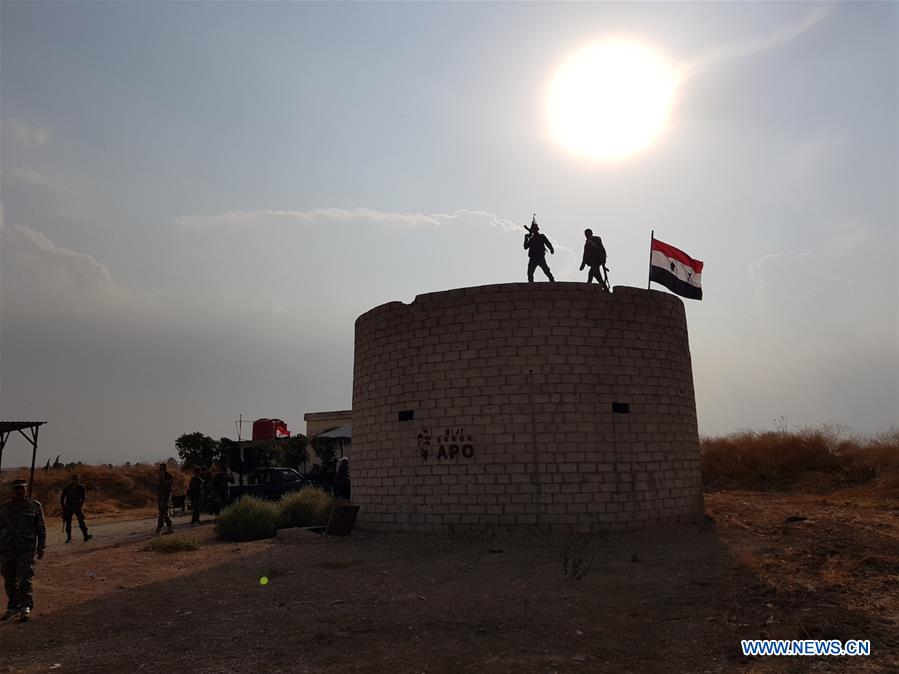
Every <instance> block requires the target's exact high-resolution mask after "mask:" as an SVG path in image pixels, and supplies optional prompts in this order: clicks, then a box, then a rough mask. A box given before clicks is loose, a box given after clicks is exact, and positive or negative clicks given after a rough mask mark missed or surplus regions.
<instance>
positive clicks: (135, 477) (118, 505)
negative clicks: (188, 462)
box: [3, 464, 187, 517]
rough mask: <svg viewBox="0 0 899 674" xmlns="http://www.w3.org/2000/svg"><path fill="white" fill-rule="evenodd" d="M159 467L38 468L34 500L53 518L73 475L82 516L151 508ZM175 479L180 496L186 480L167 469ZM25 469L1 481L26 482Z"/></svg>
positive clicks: (85, 466)
mask: <svg viewBox="0 0 899 674" xmlns="http://www.w3.org/2000/svg"><path fill="white" fill-rule="evenodd" d="M158 465H159V464H133V465H129V466H90V465H86V464H80V465H74V466H68V467H65V468H53V469H51V470H44V469H42V468H41V469H38V470H35V472H34V498H35V499H37V500H38V501H40V502H41V503H42V504H43V506H44V513H45V514H46V515H47V516H49V517H55V516H57V515H58V514H59V512H60V507H59V496H60V494H61V493H62V490H63V487H65V486H66V485H67V484H68V483H69V481H70V480H71V476H72V475H73V474H74V473H77V474H78V475H79V476H80V477H81V484H83V485H84V488H85V490H86V491H87V501H86V502H85V505H84V511H85V514H87V515H88V516H90V515H98V514H100V513H117V512H121V511H123V510H131V509H134V508H152V507H154V506H155V505H156V489H157V482H158V479H159V477H158V472H157V471H158ZM169 472H170V473H172V474H173V475H174V478H175V493H176V494H183V493H184V492H185V487H186V484H187V478H186V477H185V476H184V475H183V474H182V473H181V471H180V470H178V469H173V468H171V467H169ZM29 475H30V471H29V470H28V469H17V470H12V471H10V472H9V473H8V474H7V472H6V471H4V472H3V479H4V480H13V479H18V478H22V479H25V480H27V479H28V478H29Z"/></svg>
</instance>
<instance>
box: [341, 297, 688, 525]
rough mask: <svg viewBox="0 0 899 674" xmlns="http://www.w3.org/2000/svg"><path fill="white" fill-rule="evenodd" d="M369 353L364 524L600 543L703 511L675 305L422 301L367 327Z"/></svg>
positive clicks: (362, 465) (361, 361) (362, 321)
mask: <svg viewBox="0 0 899 674" xmlns="http://www.w3.org/2000/svg"><path fill="white" fill-rule="evenodd" d="M355 355H356V360H355V368H354V377H353V467H352V470H353V497H354V500H355V501H357V502H358V503H360V504H362V508H361V509H360V512H359V519H360V522H362V523H365V524H368V525H370V526H373V527H376V528H381V529H402V530H415V531H433V530H440V529H474V528H482V527H488V528H492V527H503V528H507V527H520V528H531V529H551V530H554V531H567V532H593V531H608V530H613V529H631V528H637V527H641V526H645V525H648V524H651V523H658V522H667V521H672V520H677V519H681V518H688V517H694V516H696V515H699V514H700V513H701V512H702V486H701V480H700V467H699V441H698V436H697V428H696V403H695V398H694V393H693V373H692V369H691V364H690V348H689V343H688V340H687V323H686V317H685V314H684V307H683V304H682V302H681V300H680V299H679V298H677V297H676V296H674V295H670V294H668V293H662V292H656V291H649V290H639V289H636V288H626V287H618V288H615V289H614V293H612V294H609V293H605V292H602V291H601V290H599V289H598V287H597V286H594V285H587V284H584V283H540V284H527V283H509V284H502V285H492V286H481V287H476V288H463V289H459V290H450V291H447V292H440V293H431V294H427V295H419V296H418V297H416V298H415V301H414V302H413V303H412V304H409V305H406V304H403V303H401V302H391V303H389V304H384V305H382V306H379V307H376V308H375V309H372V310H371V311H369V312H367V313H365V314H363V315H362V316H360V317H359V318H358V319H357V320H356V354H355ZM613 403H618V405H616V406H614V408H613ZM625 405H626V407H625ZM613 409H614V411H613ZM625 410H627V411H625ZM410 416H412V417H413V418H412V419H411V420H410V419H409V417H410ZM401 418H402V419H404V420H401Z"/></svg>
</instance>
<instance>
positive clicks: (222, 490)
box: [187, 464, 234, 526]
mask: <svg viewBox="0 0 899 674" xmlns="http://www.w3.org/2000/svg"><path fill="white" fill-rule="evenodd" d="M233 483H234V476H233V475H231V471H229V470H228V467H227V466H226V465H224V464H219V467H218V470H217V471H216V472H215V474H213V472H212V471H211V470H210V469H209V468H195V469H194V474H193V476H192V477H191V478H190V483H189V484H188V487H187V496H188V498H190V509H191V514H192V517H191V520H190V523H191V526H193V525H196V524H199V523H200V514H201V513H203V512H207V513H209V514H211V515H216V516H218V514H219V513H220V512H221V511H222V510H223V509H224V508H225V506H227V505H228V485H230V484H233Z"/></svg>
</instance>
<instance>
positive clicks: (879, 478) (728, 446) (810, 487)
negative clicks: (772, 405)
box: [700, 427, 899, 496]
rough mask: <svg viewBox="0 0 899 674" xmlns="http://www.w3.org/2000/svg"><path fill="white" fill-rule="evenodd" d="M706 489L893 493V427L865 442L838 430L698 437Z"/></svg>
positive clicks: (898, 445)
mask: <svg viewBox="0 0 899 674" xmlns="http://www.w3.org/2000/svg"><path fill="white" fill-rule="evenodd" d="M700 454H701V459H702V479H703V483H704V484H705V487H706V489H707V490H710V491H717V490H723V489H743V490H789V491H799V492H808V493H827V492H831V491H834V490H837V489H855V490H856V491H861V492H864V493H866V494H871V495H874V494H877V495H883V496H897V495H899V429H893V430H891V431H889V432H888V433H883V434H880V435H877V436H874V437H870V438H863V437H849V438H847V437H842V435H841V434H840V432H839V430H838V429H833V428H829V427H823V428H819V429H803V430H798V431H785V430H781V431H767V432H761V433H760V432H756V431H741V432H739V433H733V434H731V435H727V436H724V437H715V438H703V439H702V441H701V447H700Z"/></svg>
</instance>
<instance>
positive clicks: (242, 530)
mask: <svg viewBox="0 0 899 674" xmlns="http://www.w3.org/2000/svg"><path fill="white" fill-rule="evenodd" d="M277 520H278V506H277V505H275V504H274V503H272V502H270V501H263V500H261V499H258V498H254V497H252V496H244V497H243V498H242V499H240V500H239V501H237V502H236V503H232V504H231V505H229V506H228V507H227V508H225V509H224V510H223V511H222V512H221V514H220V515H219V517H218V520H217V521H216V523H215V535H216V536H218V537H219V538H221V539H223V540H226V541H256V540H259V539H261V538H271V537H272V536H274V535H275V529H276V524H277Z"/></svg>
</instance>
